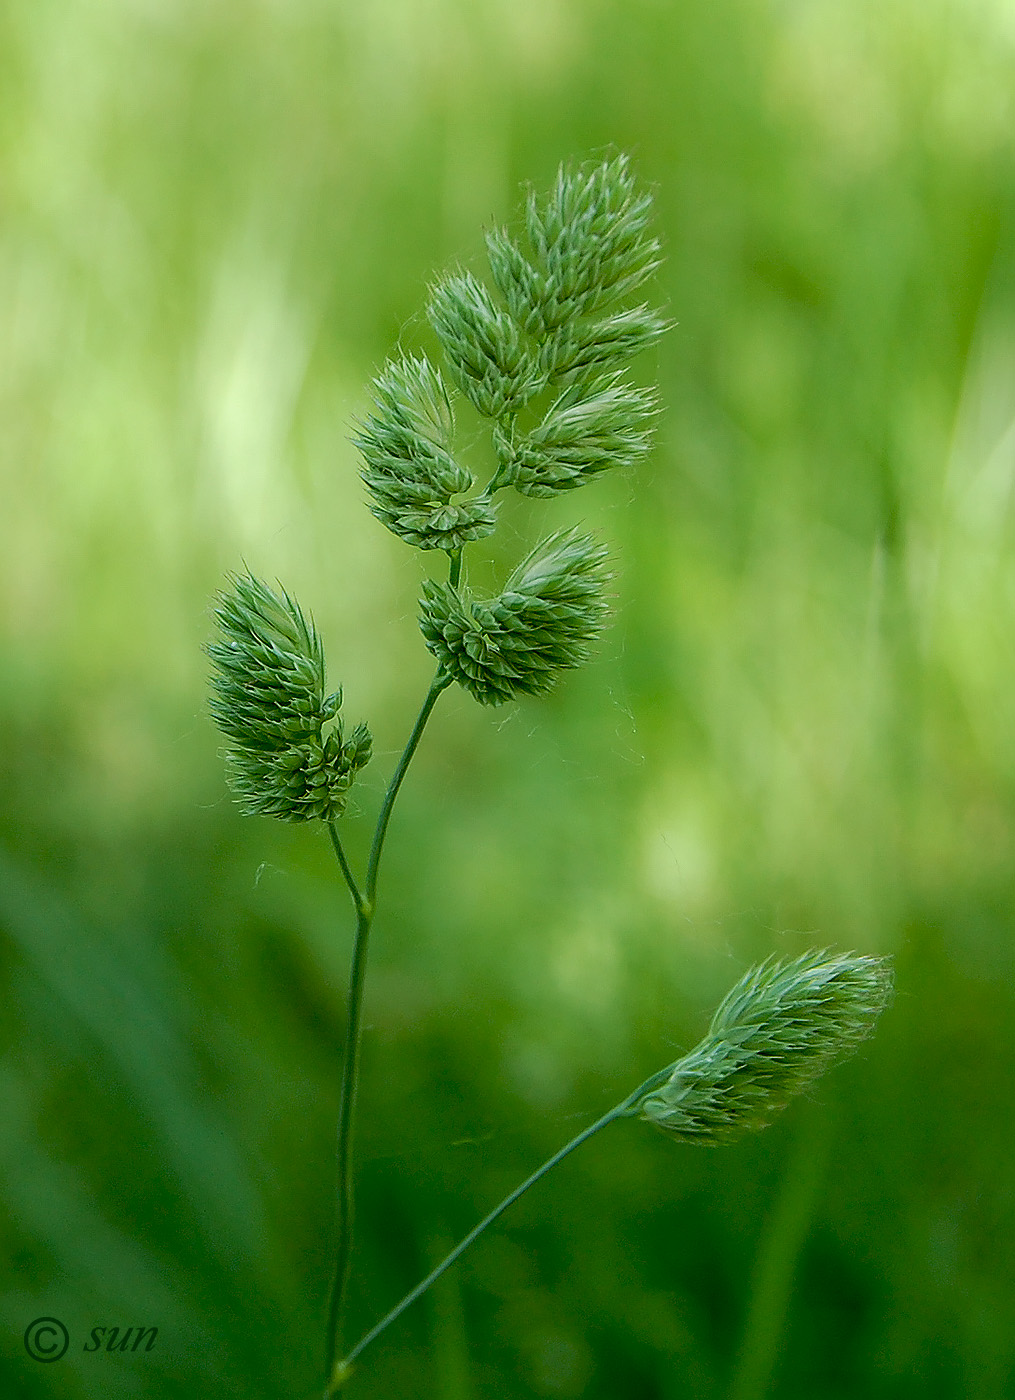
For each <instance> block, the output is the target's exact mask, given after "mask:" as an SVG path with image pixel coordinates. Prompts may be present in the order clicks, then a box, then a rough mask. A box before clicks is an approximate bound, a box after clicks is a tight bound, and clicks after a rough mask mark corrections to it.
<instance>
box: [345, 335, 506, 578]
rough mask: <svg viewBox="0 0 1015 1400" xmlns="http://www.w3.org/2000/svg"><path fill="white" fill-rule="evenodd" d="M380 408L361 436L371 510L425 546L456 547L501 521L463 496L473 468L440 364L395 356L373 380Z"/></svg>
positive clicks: (486, 507)
mask: <svg viewBox="0 0 1015 1400" xmlns="http://www.w3.org/2000/svg"><path fill="white" fill-rule="evenodd" d="M373 395H374V409H373V412H372V413H371V414H370V415H369V416H368V417H367V419H366V421H365V422H364V423H363V424H362V426H361V427H360V429H359V431H358V432H357V433H356V435H355V436H354V437H353V442H354V443H355V444H356V446H357V447H358V448H359V450H360V452H361V453H362V456H363V461H364V463H365V466H364V470H363V481H364V482H365V484H366V487H367V490H368V491H369V492H370V496H371V501H370V509H371V510H372V511H373V513H374V515H375V516H376V517H377V519H378V520H380V521H381V522H382V524H384V525H386V526H387V527H388V529H389V530H391V531H393V532H394V534H396V535H399V536H400V537H401V538H402V539H403V540H405V541H406V542H407V543H408V544H411V545H415V546H417V548H419V549H444V550H447V551H448V552H449V553H452V552H454V551H455V550H458V549H461V548H462V546H463V545H465V544H468V543H469V542H470V541H472V540H478V539H481V538H482V537H483V536H484V535H488V534H490V533H491V531H492V530H493V528H494V526H495V525H496V523H497V519H496V515H495V513H494V510H493V507H492V506H491V505H490V504H489V502H488V501H482V500H471V501H456V500H455V499H454V497H456V496H460V495H461V494H462V493H463V492H465V491H468V490H469V488H470V487H471V486H472V485H473V482H474V478H473V476H472V473H471V472H470V471H468V470H467V469H466V468H465V467H463V466H461V465H460V464H459V463H458V462H457V461H456V460H455V458H454V457H453V456H452V451H451V448H452V440H453V438H454V431H455V418H454V413H453V412H452V408H451V400H450V398H449V396H448V391H447V389H446V388H445V386H444V380H443V379H442V378H441V373H440V371H439V370H437V369H434V367H433V366H432V365H431V364H430V362H429V360H427V359H426V357H425V356H422V355H420V356H415V355H403V356H401V357H400V358H399V359H397V360H391V361H389V362H388V364H386V365H385V366H384V369H383V370H382V371H381V373H380V374H379V375H378V376H377V378H376V379H375V380H374V383H373Z"/></svg>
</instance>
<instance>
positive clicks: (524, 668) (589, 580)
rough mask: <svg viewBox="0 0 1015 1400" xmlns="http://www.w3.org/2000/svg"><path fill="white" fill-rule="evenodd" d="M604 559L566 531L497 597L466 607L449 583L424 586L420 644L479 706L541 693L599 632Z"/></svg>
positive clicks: (589, 542) (585, 539) (586, 539)
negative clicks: (428, 650) (424, 644)
mask: <svg viewBox="0 0 1015 1400" xmlns="http://www.w3.org/2000/svg"><path fill="white" fill-rule="evenodd" d="M605 561H606V551H605V549H604V548H603V547H602V545H600V544H598V543H597V542H596V541H595V540H594V539H593V538H592V537H591V536H590V535H583V534H580V533H579V532H578V531H576V530H568V531H564V532H562V533H560V534H556V535H552V536H551V537H550V538H549V539H547V540H544V541H543V543H542V544H541V545H539V546H537V548H536V549H534V550H533V551H532V553H531V554H530V555H529V556H528V558H527V559H525V560H523V561H522V563H521V564H519V566H518V568H517V569H515V571H514V573H513V574H512V575H511V577H510V578H509V579H508V581H507V585H506V587H505V589H504V591H503V593H501V594H500V595H499V596H498V597H496V598H490V599H488V600H482V601H480V600H475V601H472V600H469V599H467V598H466V597H465V596H464V594H463V592H462V591H461V590H459V589H456V588H452V587H451V586H450V584H439V583H433V582H428V583H425V584H424V585H423V597H422V599H421V601H420V610H421V615H420V628H421V630H422V632H423V638H424V640H425V642H426V644H427V646H428V647H429V649H430V650H431V651H432V652H433V654H434V656H436V658H437V660H438V661H439V662H440V664H441V666H442V668H443V669H444V671H445V672H446V673H447V675H448V676H449V677H450V678H451V679H452V680H455V681H457V682H458V684H459V685H461V686H464V688H465V689H466V690H468V691H469V693H470V694H471V695H473V696H474V697H475V699H477V700H478V701H479V702H480V704H483V705H501V704H503V703H504V702H505V701H507V700H511V699H514V698H515V697H516V696H519V695H540V694H543V693H544V692H545V691H548V690H549V689H551V687H552V686H553V684H554V682H555V681H556V680H557V678H558V676H559V675H560V673H561V671H564V670H568V669H571V668H573V667H575V666H580V665H581V664H582V663H583V662H584V661H585V660H586V659H587V657H588V654H589V644H590V643H591V642H592V641H593V640H594V639H595V637H596V636H597V635H598V633H599V632H600V630H601V629H602V626H603V621H604V618H605V615H606V612H607V605H606V600H605V597H604V588H605V585H606V583H607V581H608V579H609V574H608V572H607V570H606V567H605Z"/></svg>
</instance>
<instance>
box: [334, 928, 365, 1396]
mask: <svg viewBox="0 0 1015 1400" xmlns="http://www.w3.org/2000/svg"><path fill="white" fill-rule="evenodd" d="M371 916H372V914H371V910H370V909H369V908H368V907H367V906H366V905H365V904H364V903H363V902H362V901H360V902H359V903H358V905H357V909H356V939H355V942H354V943H353V951H352V967H351V969H350V972H349V1006H348V1015H347V1017H346V1027H345V1059H344V1062H343V1068H342V1097H341V1100H340V1102H339V1108H338V1186H337V1195H338V1212H339V1214H338V1245H337V1248H336V1251H335V1275H334V1279H333V1281H332V1285H331V1299H330V1302H329V1305H328V1335H327V1360H326V1365H325V1375H330V1374H331V1370H332V1367H333V1366H334V1364H335V1353H336V1352H337V1351H338V1335H339V1327H340V1325H341V1321H342V1305H343V1303H344V1301H345V1290H346V1285H347V1283H348V1281H349V1263H350V1259H351V1256H352V1231H353V1212H354V1208H355V1196H354V1192H353V1179H352V1129H353V1115H354V1111H355V1108H356V1085H357V1083H358V1081H359V1050H360V1041H361V1034H360V1026H361V1021H362V1012H363V984H364V981H365V978H366V969H367V945H368V943H369V940H370V922H371Z"/></svg>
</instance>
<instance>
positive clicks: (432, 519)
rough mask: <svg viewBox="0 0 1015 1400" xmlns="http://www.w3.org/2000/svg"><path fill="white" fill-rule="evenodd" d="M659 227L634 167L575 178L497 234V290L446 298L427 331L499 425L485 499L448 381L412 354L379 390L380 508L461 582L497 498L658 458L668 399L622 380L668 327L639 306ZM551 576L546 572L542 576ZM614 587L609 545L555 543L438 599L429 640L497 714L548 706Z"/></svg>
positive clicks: (492, 259) (372, 437) (451, 372)
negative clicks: (516, 704)
mask: <svg viewBox="0 0 1015 1400" xmlns="http://www.w3.org/2000/svg"><path fill="white" fill-rule="evenodd" d="M651 212H652V200H651V197H650V196H649V195H648V194H646V193H644V192H640V191H639V190H638V189H637V188H636V185H635V180H634V176H633V174H632V172H631V169H630V166H629V164H628V161H627V158H626V157H625V156H617V157H616V158H614V159H612V160H606V161H603V162H601V163H599V164H590V165H580V166H573V167H564V166H562V167H561V168H560V170H559V171H558V174H557V179H556V182H555V184H554V186H553V188H552V189H551V190H550V191H549V193H548V194H547V195H545V196H544V197H542V198H540V197H537V196H536V195H535V194H534V193H532V194H530V195H529V197H528V201H527V205H526V208H525V214H524V221H523V228H522V229H521V230H520V231H519V233H518V236H517V237H516V236H515V235H513V234H511V233H510V232H508V231H507V230H506V229H503V228H495V229H493V230H491V231H490V233H489V234H488V235H487V239H486V248H487V254H488V257H489V263H490V272H491V275H492V281H493V287H492V288H491V287H489V286H487V285H486V284H485V283H484V282H482V281H481V280H480V279H479V278H478V277H476V276H474V275H473V274H472V273H471V272H468V271H458V272H455V273H451V274H449V275H447V276H445V277H442V278H440V279H439V280H438V281H437V282H436V283H435V284H434V286H433V287H432V288H431V291H430V300H429V305H428V307H427V315H428V319H429V321H430V324H431V326H432V327H433V330H434V332H435V334H436V337H437V340H438V342H439V344H440V348H441V351H442V353H443V358H444V363H445V366H446V369H447V372H448V382H450V383H452V384H453V385H456V386H457V388H458V389H459V390H460V391H461V392H462V393H463V394H464V395H465V397H466V398H467V399H468V400H469V401H470V402H471V404H472V406H473V407H474V408H475V409H477V410H478V412H479V413H480V414H481V415H483V417H485V418H486V419H488V420H490V431H491V435H492V445H493V448H494V452H495V454H496V461H497V468H496V471H495V473H494V475H493V477H492V478H491V480H490V481H489V482H488V483H487V485H486V486H485V487H484V488H483V489H482V490H480V491H478V492H477V491H474V490H473V488H474V486H475V480H474V478H473V475H472V473H471V472H470V471H469V470H468V469H467V468H466V467H465V466H464V465H463V464H462V462H461V461H460V459H459V457H458V456H457V455H456V451H455V443H454V438H455V414H454V409H453V402H452V396H451V394H450V393H449V391H448V388H447V384H446V382H445V378H444V376H443V375H442V373H441V371H440V370H439V369H437V368H435V367H434V366H433V365H432V364H431V363H430V361H429V360H428V359H427V358H426V357H425V356H423V355H400V356H398V357H397V358H394V359H392V360H390V361H389V362H388V363H387V364H386V365H385V366H384V368H383V369H382V370H381V373H380V374H379V375H378V376H377V378H376V379H375V380H374V384H373V405H372V409H371V411H370V413H369V414H368V415H367V417H366V418H365V420H364V422H363V423H362V424H361V425H360V428H359V430H358V432H357V433H356V435H355V438H354V441H355V443H356V445H357V447H358V448H359V450H360V453H361V455H362V458H363V464H364V465H363V471H362V477H363V481H364V483H365V485H366V487H367V491H368V492H369V496H370V508H371V510H372V511H373V513H374V515H375V516H376V517H377V519H378V520H380V521H381V522H382V523H383V524H384V525H386V526H387V528H388V529H389V530H391V531H393V532H394V533H395V534H396V535H398V536H399V537H400V538H401V539H403V540H405V541H406V542H407V543H408V544H411V545H415V546H417V547H418V548H420V549H440V550H444V551H446V552H447V554H448V555H449V556H450V557H451V558H452V559H453V560H454V561H455V562H454V565H453V570H452V572H453V576H454V578H455V580H457V579H458V577H459V571H460V567H461V566H460V554H461V550H462V549H463V547H464V546H465V545H467V544H469V543H471V542H472V541H474V540H478V539H481V538H482V537H483V536H485V535H488V534H490V533H491V532H492V531H493V530H494V529H495V527H496V523H497V516H496V508H495V506H494V503H493V499H494V496H495V495H496V493H497V491H499V490H502V489H505V488H508V487H513V488H514V489H515V490H517V491H519V492H520V493H521V494H523V495H526V496H552V495H555V494H556V493H557V492H559V491H571V490H574V489H575V488H576V487H579V486H584V485H585V484H586V483H587V482H589V481H592V480H594V479H595V478H596V477H598V476H599V475H601V474H602V473H603V472H605V471H607V470H609V469H610V468H612V467H620V468H630V467H632V466H634V465H635V464H636V463H637V462H638V461H639V460H640V459H641V458H642V457H644V456H645V454H646V453H647V451H648V449H649V446H650V442H651V427H652V421H653V419H654V417H655V414H656V411H657V403H656V396H655V393H654V391H652V390H650V389H644V388H637V387H635V386H634V385H632V384H631V383H629V382H628V380H627V379H626V377H625V371H626V365H627V362H628V360H629V359H630V358H631V356H633V355H635V354H636V353H637V352H638V351H640V350H642V349H644V348H645V347H646V346H648V345H651V344H653V343H654V342H655V341H656V340H657V339H658V337H659V336H660V335H661V334H662V332H663V331H664V330H665V329H666V324H667V323H666V321H665V320H664V319H663V318H662V317H661V316H660V315H659V314H658V313H657V312H656V311H654V310H653V309H652V308H651V307H650V306H648V304H647V303H642V304H639V305H633V306H632V305H631V304H630V302H631V300H632V298H633V295H634V293H636V292H637V291H638V290H639V289H640V288H641V287H642V286H643V285H644V283H645V282H646V281H647V279H648V278H649V277H650V276H651V275H652V273H653V272H654V271H655V270H656V268H657V267H658V265H659V244H658V241H657V240H656V239H655V238H654V237H652V235H651V233H650V231H649V222H650V217H651ZM548 561H552V563H550V562H548ZM537 562H538V563H539V565H540V567H543V566H546V569H547V570H548V572H544V573H543V574H539V575H538V577H537V575H536V574H534V573H533V569H535V568H536V564H537ZM604 578H605V571H604V569H603V567H602V551H601V550H599V548H598V547H597V546H595V545H593V544H592V543H591V542H588V541H587V539H586V537H584V536H581V537H579V536H577V535H571V536H568V537H564V536H555V537H554V538H553V539H552V540H550V541H547V542H546V544H545V545H544V546H541V547H540V549H539V550H537V551H536V553H535V554H533V555H532V556H530V557H529V559H527V560H526V561H525V563H524V564H522V565H521V566H519V569H518V570H516V571H515V574H514V575H513V576H512V578H511V579H510V580H509V582H508V585H507V587H506V588H505V590H504V592H503V593H501V594H500V595H499V596H498V597H496V598H491V599H487V600H477V599H473V598H471V597H469V596H468V595H467V594H466V593H465V592H464V590H459V588H458V587H457V586H456V587H452V586H451V585H450V584H449V585H447V586H442V585H440V584H437V583H428V584H427V585H426V586H425V589H424V595H423V598H422V599H421V602H420V623H421V626H422V630H423V635H424V638H425V640H426V643H427V646H428V647H429V648H430V650H431V651H432V652H434V654H435V655H436V656H437V657H438V659H439V660H440V663H441V665H442V667H443V668H444V670H445V672H446V674H447V675H448V676H449V677H451V678H453V679H454V680H457V681H458V682H459V683H460V684H461V685H463V686H465V688H466V689H467V690H469V691H470V692H471V693H472V694H473V695H474V696H475V697H476V698H477V699H478V700H480V701H481V702H483V703H484V704H499V703H501V702H502V701H504V700H508V699H510V698H511V697H513V696H517V695H528V694H538V693H540V692H542V691H545V690H547V689H549V687H550V686H551V685H552V684H553V681H554V679H555V677H556V675H557V674H559V672H560V671H562V670H565V669H567V668H569V667H572V666H577V665H579V664H580V663H581V661H583V660H584V659H585V657H586V656H587V654H588V644H589V641H590V640H591V638H592V637H594V636H595V634H596V633H597V631H598V630H599V628H600V626H601V625H602V619H603V615H604V613H605V611H606V609H605V604H604V602H603V599H602V592H601V590H602V583H603V580H604Z"/></svg>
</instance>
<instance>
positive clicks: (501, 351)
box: [429, 272, 546, 418]
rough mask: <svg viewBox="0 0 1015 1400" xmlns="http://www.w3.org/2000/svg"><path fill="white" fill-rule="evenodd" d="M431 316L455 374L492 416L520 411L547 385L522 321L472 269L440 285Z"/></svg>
mask: <svg viewBox="0 0 1015 1400" xmlns="http://www.w3.org/2000/svg"><path fill="white" fill-rule="evenodd" d="M429 316H430V323H431V325H432V326H433V328H434V330H435V331H436V333H437V339H438V340H439V341H440V343H441V348H442V350H443V351H444V357H445V359H446V360H447V362H448V364H449V365H450V366H451V368H452V371H453V372H454V375H455V378H456V379H457V380H458V383H459V384H460V385H461V387H462V389H463V390H464V392H465V393H466V394H467V395H468V397H469V398H470V399H471V400H472V402H473V404H474V405H475V406H476V408H478V409H479V411H480V413H483V414H485V415H486V416H487V417H488V418H501V417H503V416H504V415H505V414H507V413H514V412H517V410H518V409H520V408H521V407H522V406H523V405H524V404H526V403H528V401H529V399H531V398H532V396H533V395H534V394H537V393H538V392H539V391H540V389H542V388H543V387H544V385H545V383H546V379H545V376H544V375H543V374H542V373H541V372H540V369H539V365H538V363H537V360H536V358H535V356H534V355H533V354H532V353H531V352H530V350H529V348H528V347H527V345H526V343H525V338H524V337H523V335H522V333H521V331H520V329H519V327H518V325H517V324H516V322H515V321H514V320H513V318H512V317H511V316H509V315H508V314H507V312H505V311H503V310H502V309H501V308H500V307H499V306H498V305H497V304H496V302H495V301H494V299H493V297H492V296H491V295H490V293H489V292H488V291H487V289H486V287H484V286H483V284H482V282H479V281H477V280H476V278H475V277H473V275H472V273H471V272H462V273H458V274H457V275H455V276H452V277H445V278H444V279H443V280H442V281H440V282H438V283H437V284H436V286H434V288H433V289H432V291H431V294H430V307H429Z"/></svg>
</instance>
